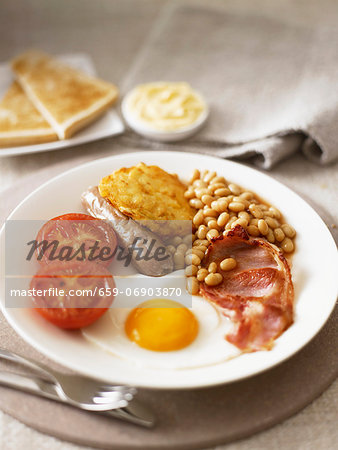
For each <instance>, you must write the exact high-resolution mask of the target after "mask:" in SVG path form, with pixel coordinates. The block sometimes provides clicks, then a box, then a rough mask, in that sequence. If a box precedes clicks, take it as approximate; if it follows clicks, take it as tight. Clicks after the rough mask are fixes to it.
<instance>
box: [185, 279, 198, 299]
mask: <svg viewBox="0 0 338 450" xmlns="http://www.w3.org/2000/svg"><path fill="white" fill-rule="evenodd" d="M199 290H200V284H199V282H198V281H197V278H196V277H189V278H187V291H188V292H189V294H191V295H197V294H198V292H199Z"/></svg>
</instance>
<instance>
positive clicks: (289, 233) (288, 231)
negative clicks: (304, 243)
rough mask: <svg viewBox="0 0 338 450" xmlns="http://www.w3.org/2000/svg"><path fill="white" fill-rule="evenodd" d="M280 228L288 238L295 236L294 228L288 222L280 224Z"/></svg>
mask: <svg viewBox="0 0 338 450" xmlns="http://www.w3.org/2000/svg"><path fill="white" fill-rule="evenodd" d="M282 230H283V231H284V233H285V236H287V237H289V238H293V237H295V236H296V230H295V229H294V228H293V227H292V226H291V225H289V224H288V223H284V224H283V225H282Z"/></svg>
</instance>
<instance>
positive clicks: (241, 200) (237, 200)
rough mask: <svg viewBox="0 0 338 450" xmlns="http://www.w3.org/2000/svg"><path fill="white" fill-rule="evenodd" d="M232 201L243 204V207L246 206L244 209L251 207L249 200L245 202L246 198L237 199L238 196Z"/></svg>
mask: <svg viewBox="0 0 338 450" xmlns="http://www.w3.org/2000/svg"><path fill="white" fill-rule="evenodd" d="M232 201H233V202H239V203H243V205H244V207H245V208H244V209H247V208H249V205H250V203H249V202H248V200H245V199H244V198H241V197H237V196H235V197H234V198H233V199H232Z"/></svg>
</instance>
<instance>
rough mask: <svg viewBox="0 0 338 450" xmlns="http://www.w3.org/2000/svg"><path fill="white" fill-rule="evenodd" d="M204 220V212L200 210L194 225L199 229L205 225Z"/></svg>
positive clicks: (193, 220)
mask: <svg viewBox="0 0 338 450" xmlns="http://www.w3.org/2000/svg"><path fill="white" fill-rule="evenodd" d="M203 220H204V215H203V211H202V210H199V211H198V212H197V213H196V214H195V216H194V218H193V219H192V223H193V224H194V225H195V226H196V227H198V226H199V225H201V224H202V223H203Z"/></svg>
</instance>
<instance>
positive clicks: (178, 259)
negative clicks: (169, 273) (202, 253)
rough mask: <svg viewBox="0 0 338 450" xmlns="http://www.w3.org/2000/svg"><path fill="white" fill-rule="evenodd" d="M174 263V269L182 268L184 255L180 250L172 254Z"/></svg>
mask: <svg viewBox="0 0 338 450" xmlns="http://www.w3.org/2000/svg"><path fill="white" fill-rule="evenodd" d="M174 264H175V269H183V268H184V255H183V253H181V252H176V253H175V254H174Z"/></svg>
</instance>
